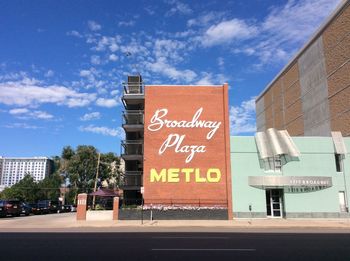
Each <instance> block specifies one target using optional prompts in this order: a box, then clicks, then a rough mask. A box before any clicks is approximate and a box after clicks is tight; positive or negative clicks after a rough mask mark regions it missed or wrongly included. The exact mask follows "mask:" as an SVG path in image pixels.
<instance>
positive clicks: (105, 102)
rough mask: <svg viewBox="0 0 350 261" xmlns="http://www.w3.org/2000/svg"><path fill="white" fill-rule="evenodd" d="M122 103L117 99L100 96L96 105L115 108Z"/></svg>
mask: <svg viewBox="0 0 350 261" xmlns="http://www.w3.org/2000/svg"><path fill="white" fill-rule="evenodd" d="M119 104H120V102H119V100H117V99H108V98H98V99H97V100H96V105H97V106H100V107H106V108H113V107H116V106H118V105H119Z"/></svg>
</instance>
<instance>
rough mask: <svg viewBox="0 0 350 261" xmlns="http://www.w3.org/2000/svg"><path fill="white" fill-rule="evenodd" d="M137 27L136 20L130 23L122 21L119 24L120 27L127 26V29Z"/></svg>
mask: <svg viewBox="0 0 350 261" xmlns="http://www.w3.org/2000/svg"><path fill="white" fill-rule="evenodd" d="M133 25H135V21H134V20H130V21H120V22H119V23H118V26H126V27H131V26H133Z"/></svg>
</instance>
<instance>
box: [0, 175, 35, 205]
mask: <svg viewBox="0 0 350 261" xmlns="http://www.w3.org/2000/svg"><path fill="white" fill-rule="evenodd" d="M38 192H39V188H38V184H37V183H36V182H35V181H34V179H33V177H32V176H31V175H29V174H27V175H25V176H24V178H23V179H21V180H20V181H19V182H18V183H16V184H14V185H13V186H11V187H10V188H5V189H4V191H3V192H2V193H1V198H3V199H19V200H21V201H25V202H36V201H37V199H38Z"/></svg>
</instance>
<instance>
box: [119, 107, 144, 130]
mask: <svg viewBox="0 0 350 261" xmlns="http://www.w3.org/2000/svg"><path fill="white" fill-rule="evenodd" d="M143 124H144V114H143V111H141V110H134V111H131V110H129V111H125V112H123V125H122V126H123V128H124V130H125V131H128V132H132V131H143Z"/></svg>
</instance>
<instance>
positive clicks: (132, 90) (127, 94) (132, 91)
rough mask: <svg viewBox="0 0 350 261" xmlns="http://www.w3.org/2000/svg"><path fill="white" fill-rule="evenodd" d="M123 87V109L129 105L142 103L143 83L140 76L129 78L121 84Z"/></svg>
mask: <svg viewBox="0 0 350 261" xmlns="http://www.w3.org/2000/svg"><path fill="white" fill-rule="evenodd" d="M123 86H124V95H123V97H122V101H123V103H124V106H125V108H127V107H128V106H130V105H138V104H143V103H144V99H145V97H144V94H143V83H142V78H141V76H129V77H128V82H127V83H123Z"/></svg>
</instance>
